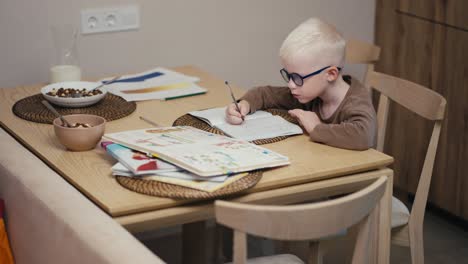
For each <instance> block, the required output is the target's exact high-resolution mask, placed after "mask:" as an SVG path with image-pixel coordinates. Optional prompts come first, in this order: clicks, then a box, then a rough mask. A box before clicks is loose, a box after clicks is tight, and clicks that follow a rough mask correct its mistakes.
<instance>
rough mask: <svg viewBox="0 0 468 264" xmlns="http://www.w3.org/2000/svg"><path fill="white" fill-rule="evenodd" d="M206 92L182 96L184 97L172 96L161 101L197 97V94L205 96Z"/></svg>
mask: <svg viewBox="0 0 468 264" xmlns="http://www.w3.org/2000/svg"><path fill="white" fill-rule="evenodd" d="M205 93H206V92H199V93H193V94H184V95H178V96H172V97H166V98H164V99H163V100H164V101H169V100H173V99H179V98H184V97H189V96H194V95H199V94H205Z"/></svg>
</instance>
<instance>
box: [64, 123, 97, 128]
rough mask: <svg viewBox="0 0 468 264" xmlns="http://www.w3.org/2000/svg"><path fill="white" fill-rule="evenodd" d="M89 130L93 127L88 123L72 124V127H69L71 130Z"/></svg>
mask: <svg viewBox="0 0 468 264" xmlns="http://www.w3.org/2000/svg"><path fill="white" fill-rule="evenodd" d="M62 126H64V127H67V125H65V124H62ZM79 127H81V128H89V127H93V126H92V125H90V124H88V123H79V122H78V123H74V124H73V125H71V128H79Z"/></svg>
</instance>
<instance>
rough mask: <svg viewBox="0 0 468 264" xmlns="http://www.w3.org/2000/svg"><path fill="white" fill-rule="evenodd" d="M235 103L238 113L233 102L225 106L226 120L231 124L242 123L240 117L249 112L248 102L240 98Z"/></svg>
mask: <svg viewBox="0 0 468 264" xmlns="http://www.w3.org/2000/svg"><path fill="white" fill-rule="evenodd" d="M237 104H238V105H239V108H240V113H239V111H237V107H236V105H235V104H234V103H232V104H230V105H228V107H226V121H227V122H228V123H230V124H232V125H240V124H242V122H243V120H242V117H245V116H246V115H247V114H248V113H249V112H250V104H249V102H247V101H245V100H241V101H240V102H239V103H237Z"/></svg>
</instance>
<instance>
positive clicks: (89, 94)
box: [41, 82, 107, 107]
mask: <svg viewBox="0 0 468 264" xmlns="http://www.w3.org/2000/svg"><path fill="white" fill-rule="evenodd" d="M100 84H101V83H99V82H60V83H52V84H49V85H47V86H44V87H42V89H41V93H42V95H43V96H44V98H45V99H46V100H47V101H49V102H51V103H52V104H55V105H58V106H63V107H85V106H90V105H93V104H95V103H97V102H99V101H100V100H101V99H103V98H104V96H106V93H107V91H106V90H105V88H104V87H103V88H100V89H94V88H96V87H98V86H99V85H100ZM93 89H94V90H93Z"/></svg>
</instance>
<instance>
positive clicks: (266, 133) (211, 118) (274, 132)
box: [189, 107, 302, 141]
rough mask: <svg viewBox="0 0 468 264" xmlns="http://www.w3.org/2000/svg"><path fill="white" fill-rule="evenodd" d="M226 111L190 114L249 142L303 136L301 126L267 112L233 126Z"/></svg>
mask: <svg viewBox="0 0 468 264" xmlns="http://www.w3.org/2000/svg"><path fill="white" fill-rule="evenodd" d="M225 109H226V108H225V107H220V108H211V109H207V110H201V111H192V112H189V114H190V115H192V116H195V117H197V118H199V119H201V120H203V121H205V122H206V123H208V124H209V125H210V126H212V127H216V128H218V129H220V130H221V131H223V132H224V133H225V134H226V135H228V136H231V137H233V138H238V139H243V140H247V141H253V140H257V139H266V138H274V137H278V136H289V135H296V134H302V129H301V128H300V127H299V126H297V125H295V124H293V123H290V122H288V121H286V120H284V118H282V117H280V116H275V115H272V114H271V113H268V112H265V111H256V112H255V113H253V114H250V115H247V116H246V117H245V121H244V122H243V123H242V124H240V125H231V124H229V123H228V122H227V121H226V120H225Z"/></svg>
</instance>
